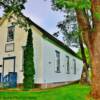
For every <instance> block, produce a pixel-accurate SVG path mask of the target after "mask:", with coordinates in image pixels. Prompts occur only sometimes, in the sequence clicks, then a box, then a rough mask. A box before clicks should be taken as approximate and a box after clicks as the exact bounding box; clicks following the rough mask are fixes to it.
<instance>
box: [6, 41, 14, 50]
mask: <svg viewBox="0 0 100 100" xmlns="http://www.w3.org/2000/svg"><path fill="white" fill-rule="evenodd" d="M11 44H12V45H13V49H12V50H7V46H8V45H11ZM14 49H15V44H14V43H8V44H5V52H13V51H14Z"/></svg>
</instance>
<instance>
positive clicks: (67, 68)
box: [66, 56, 70, 74]
mask: <svg viewBox="0 0 100 100" xmlns="http://www.w3.org/2000/svg"><path fill="white" fill-rule="evenodd" d="M66 59H67V65H66V73H67V74H70V64H69V56H66Z"/></svg>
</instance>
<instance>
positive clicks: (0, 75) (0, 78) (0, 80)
mask: <svg viewBox="0 0 100 100" xmlns="http://www.w3.org/2000/svg"><path fill="white" fill-rule="evenodd" d="M0 82H1V73H0Z"/></svg>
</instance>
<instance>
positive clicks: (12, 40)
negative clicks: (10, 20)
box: [7, 25, 15, 42]
mask: <svg viewBox="0 0 100 100" xmlns="http://www.w3.org/2000/svg"><path fill="white" fill-rule="evenodd" d="M10 27H14V33H13V35H14V34H15V25H11V26H8V28H10ZM13 41H14V36H13V40H9V39H8V31H7V42H13Z"/></svg>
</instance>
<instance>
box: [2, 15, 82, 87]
mask: <svg viewBox="0 0 100 100" xmlns="http://www.w3.org/2000/svg"><path fill="white" fill-rule="evenodd" d="M22 17H23V18H24V19H25V20H27V21H29V22H30V23H31V24H32V26H31V29H32V32H33V46H34V63H35V77H34V79H35V84H36V85H39V86H40V87H42V88H47V87H54V86H58V85H64V84H68V83H69V82H74V81H78V80H80V78H81V73H82V69H83V63H82V60H81V59H80V58H79V57H78V56H77V54H76V53H74V52H73V51H72V50H71V49H70V48H68V47H67V46H66V45H65V44H64V43H62V42H61V41H59V40H58V39H56V38H55V37H53V36H52V35H51V34H49V33H48V32H47V31H45V30H44V29H43V28H41V27H40V26H38V25H37V24H36V23H34V22H33V21H31V20H30V19H29V18H27V17H25V16H22ZM15 20H16V19H14V18H13V17H12V16H11V15H9V16H7V17H2V18H1V19H0V82H3V77H5V76H6V75H8V74H9V72H16V73H17V85H21V84H22V83H23V77H24V76H23V71H24V70H23V59H24V58H23V54H24V53H23V51H24V47H25V46H26V41H27V34H28V33H27V32H26V31H25V30H24V29H23V28H20V27H19V26H18V25H14V24H13V23H14V22H13V21H15Z"/></svg>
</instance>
